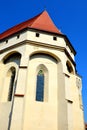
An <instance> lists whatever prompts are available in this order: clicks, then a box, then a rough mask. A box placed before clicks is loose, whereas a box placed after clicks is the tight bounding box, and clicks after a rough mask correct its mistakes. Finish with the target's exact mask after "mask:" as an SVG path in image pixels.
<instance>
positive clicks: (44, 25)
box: [0, 11, 62, 40]
mask: <svg viewBox="0 0 87 130" xmlns="http://www.w3.org/2000/svg"><path fill="white" fill-rule="evenodd" d="M25 28H33V29H38V30H43V31H47V32H53V33H57V34H62V33H61V32H60V31H59V30H58V29H57V27H56V26H55V25H54V23H53V21H52V20H51V18H50V16H49V14H48V13H47V11H43V12H42V13H41V14H39V15H37V16H35V17H34V18H31V19H29V20H27V21H25V22H23V23H20V24H18V25H16V26H14V27H12V28H10V29H8V30H7V31H5V32H3V33H2V34H0V40H2V39H4V38H6V37H8V36H11V35H13V34H15V33H17V32H19V31H21V30H23V29H25Z"/></svg>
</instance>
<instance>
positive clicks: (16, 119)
mask: <svg viewBox="0 0 87 130" xmlns="http://www.w3.org/2000/svg"><path fill="white" fill-rule="evenodd" d="M35 33H36V32H34V31H30V30H29V31H27V32H23V33H22V34H20V37H19V39H17V36H16V35H15V36H13V37H11V38H9V39H8V43H6V41H3V42H2V44H1V45H0V52H1V53H0V67H1V68H2V69H1V72H0V85H1V86H0V122H2V125H1V126H0V130H5V129H6V130H7V127H8V123H7V122H8V119H9V113H10V107H11V102H6V101H4V98H5V97H6V94H5V93H6V91H5V93H3V90H4V88H3V86H4V80H5V75H6V71H7V70H8V69H9V66H10V65H12V66H16V68H17V70H18V71H17V75H16V78H17V84H16V92H15V95H14V106H13V115H12V122H11V130H29V129H31V130H36V129H37V130H41V129H42V130H46V129H47V130H84V120H83V110H82V109H81V107H80V102H79V90H78V87H77V85H76V78H77V77H78V76H76V74H75V66H74V64H73V63H72V61H70V58H69V57H68V56H67V55H66V54H65V52H64V51H63V50H61V49H60V48H59V47H63V48H66V50H67V51H68V53H69V54H70V56H71V57H72V59H73V60H74V55H73V53H72V52H71V50H70V48H69V47H67V46H66V43H65V40H64V39H63V38H61V37H58V36H57V41H53V35H48V34H45V33H41V32H39V33H40V37H39V38H37V37H35ZM26 40H28V41H27V42H26ZM22 41H24V42H23V44H21V42H22ZM32 41H33V42H32ZM13 52H19V53H20V54H21V62H20V65H19V66H18V65H14V63H11V64H10V65H4V64H3V62H2V61H3V58H4V57H6V56H7V55H8V54H9V55H11V53H13ZM37 53H43V54H49V55H50V56H52V57H54V59H56V60H57V62H54V61H53V60H52V59H51V58H47V57H44V58H43V57H41V58H40V57H39V58H33V59H31V55H33V54H37ZM67 61H69V62H70V64H71V66H72V68H73V74H71V73H69V72H68V70H67V67H66V62H67ZM41 64H43V65H44V66H46V68H47V70H48V79H47V89H48V96H47V97H48V100H46V101H44V102H38V101H36V100H35V95H36V74H37V67H38V66H39V65H41ZM5 90H6V89H5ZM80 94H81V93H80ZM3 103H6V104H7V105H6V104H4V105H3ZM4 113H6V114H4ZM1 119H2V120H1ZM5 123H6V125H5V126H4V124H5ZM2 128H3V129H2Z"/></svg>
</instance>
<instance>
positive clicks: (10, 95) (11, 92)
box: [8, 71, 15, 101]
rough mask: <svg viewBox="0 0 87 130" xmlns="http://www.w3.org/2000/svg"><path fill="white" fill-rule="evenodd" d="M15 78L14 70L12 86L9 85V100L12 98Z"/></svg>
mask: <svg viewBox="0 0 87 130" xmlns="http://www.w3.org/2000/svg"><path fill="white" fill-rule="evenodd" d="M14 79H15V71H14V72H12V75H11V79H10V86H9V92H8V101H11V100H12V94H13V85H14Z"/></svg>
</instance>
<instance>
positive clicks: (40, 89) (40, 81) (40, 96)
mask: <svg viewBox="0 0 87 130" xmlns="http://www.w3.org/2000/svg"><path fill="white" fill-rule="evenodd" d="M44 79H45V77H44V71H43V70H41V69H40V70H39V72H38V74H37V85H36V101H42V102H43V101H44Z"/></svg>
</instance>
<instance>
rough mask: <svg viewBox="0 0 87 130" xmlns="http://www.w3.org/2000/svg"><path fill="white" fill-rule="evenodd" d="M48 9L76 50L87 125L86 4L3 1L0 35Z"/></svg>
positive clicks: (80, 1)
mask: <svg viewBox="0 0 87 130" xmlns="http://www.w3.org/2000/svg"><path fill="white" fill-rule="evenodd" d="M44 9H46V10H47V11H48V13H49V15H50V16H51V18H52V20H53V21H54V23H55V25H56V26H57V27H58V28H59V29H60V30H61V31H62V33H64V34H66V35H67V36H68V38H69V40H70V41H71V43H72V45H73V46H74V48H75V50H76V52H77V55H76V57H75V59H76V64H77V70H78V73H79V74H80V75H81V76H82V83H83V89H82V95H83V105H84V118H85V122H87V83H86V82H87V72H86V71H87V69H86V67H87V60H86V56H87V0H59V1H58V0H31V1H30V0H8V1H7V0H2V1H0V33H1V32H3V31H5V30H6V29H8V28H10V27H12V26H14V25H16V24H18V23H20V22H23V21H25V20H27V19H29V18H31V17H33V16H35V15H37V14H39V13H40V12H42V11H43V10H44Z"/></svg>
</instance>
